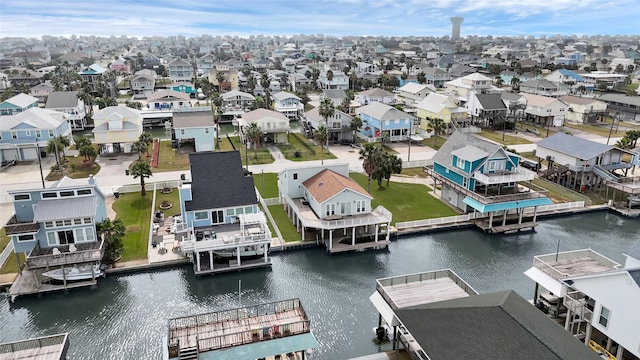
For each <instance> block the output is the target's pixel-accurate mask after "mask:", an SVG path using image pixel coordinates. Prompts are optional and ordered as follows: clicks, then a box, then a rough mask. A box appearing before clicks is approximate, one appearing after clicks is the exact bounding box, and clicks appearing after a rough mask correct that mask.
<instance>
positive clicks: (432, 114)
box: [416, 93, 467, 131]
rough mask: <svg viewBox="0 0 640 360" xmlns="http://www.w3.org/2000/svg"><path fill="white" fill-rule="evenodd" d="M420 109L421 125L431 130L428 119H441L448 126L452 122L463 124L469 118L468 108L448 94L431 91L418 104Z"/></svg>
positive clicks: (426, 129) (424, 128) (417, 107)
mask: <svg viewBox="0 0 640 360" xmlns="http://www.w3.org/2000/svg"><path fill="white" fill-rule="evenodd" d="M416 109H418V114H417V115H418V119H419V120H420V127H421V128H422V129H423V130H425V131H429V130H428V129H429V121H428V119H434V118H437V119H440V120H442V121H444V123H445V124H446V125H447V126H448V127H452V126H453V125H450V124H451V122H452V121H453V122H455V123H458V124H462V123H463V122H465V121H466V120H467V110H466V109H465V108H463V107H459V106H458V105H457V104H456V103H455V101H454V100H453V99H452V98H451V97H450V96H447V95H443V94H437V93H429V94H428V95H427V97H425V98H424V99H423V100H422V101H420V102H419V103H417V104H416Z"/></svg>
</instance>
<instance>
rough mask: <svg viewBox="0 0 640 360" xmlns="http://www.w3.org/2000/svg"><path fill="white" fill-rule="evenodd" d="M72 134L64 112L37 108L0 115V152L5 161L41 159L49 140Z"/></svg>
mask: <svg viewBox="0 0 640 360" xmlns="http://www.w3.org/2000/svg"><path fill="white" fill-rule="evenodd" d="M69 135H71V128H70V127H69V123H68V121H67V119H66V115H65V114H63V113H61V112H57V111H53V110H48V109H41V108H37V107H34V108H31V109H28V110H26V111H23V112H21V113H17V114H15V115H8V116H3V117H2V118H1V120H0V154H1V155H2V160H3V161H12V160H15V161H33V160H38V157H39V156H42V152H44V151H46V148H47V143H48V142H49V140H50V139H53V138H56V137H58V136H69Z"/></svg>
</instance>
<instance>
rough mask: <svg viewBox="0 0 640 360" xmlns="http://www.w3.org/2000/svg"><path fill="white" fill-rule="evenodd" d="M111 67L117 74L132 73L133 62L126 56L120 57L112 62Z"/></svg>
mask: <svg viewBox="0 0 640 360" xmlns="http://www.w3.org/2000/svg"><path fill="white" fill-rule="evenodd" d="M109 68H110V69H111V70H112V71H115V72H116V73H117V74H129V73H131V64H129V62H128V61H127V60H125V59H124V58H119V59H117V60H115V61H114V62H112V63H111V65H110V66H109Z"/></svg>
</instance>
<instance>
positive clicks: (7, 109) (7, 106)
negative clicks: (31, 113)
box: [0, 93, 38, 115]
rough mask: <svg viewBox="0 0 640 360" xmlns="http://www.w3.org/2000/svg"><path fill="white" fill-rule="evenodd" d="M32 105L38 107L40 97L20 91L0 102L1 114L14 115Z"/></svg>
mask: <svg viewBox="0 0 640 360" xmlns="http://www.w3.org/2000/svg"><path fill="white" fill-rule="evenodd" d="M32 107H38V99H37V98H35V97H33V96H31V95H27V94H23V93H20V94H18V95H15V96H12V97H10V98H8V99H7V100H5V101H3V102H1V103H0V115H13V114H17V113H20V112H23V111H26V110H27V109H30V108H32Z"/></svg>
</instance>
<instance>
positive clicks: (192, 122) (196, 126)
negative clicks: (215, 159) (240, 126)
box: [173, 112, 216, 152]
mask: <svg viewBox="0 0 640 360" xmlns="http://www.w3.org/2000/svg"><path fill="white" fill-rule="evenodd" d="M173 132H174V134H175V138H176V140H178V141H179V142H180V143H181V144H182V143H185V142H191V143H193V147H194V149H195V151H196V152H201V151H214V150H215V148H216V145H215V144H216V124H215V123H214V121H213V116H212V115H211V113H210V112H175V113H174V114H173Z"/></svg>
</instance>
